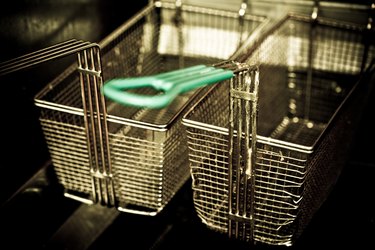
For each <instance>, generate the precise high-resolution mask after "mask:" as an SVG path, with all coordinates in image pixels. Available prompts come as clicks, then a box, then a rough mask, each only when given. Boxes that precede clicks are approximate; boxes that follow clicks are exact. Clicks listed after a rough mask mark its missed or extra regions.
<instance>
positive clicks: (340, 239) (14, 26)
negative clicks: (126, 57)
mask: <svg viewBox="0 0 375 250" xmlns="http://www.w3.org/2000/svg"><path fill="white" fill-rule="evenodd" d="M186 1H188V0H186ZM186 1H184V2H183V3H186ZM145 2H147V1H135V2H132V4H131V5H129V3H128V2H126V1H122V2H121V1H113V0H105V1H101V0H100V1H96V0H95V1H92V0H57V1H55V0H54V1H49V0H47V1H43V2H41V1H26V0H20V1H12V2H8V4H7V5H4V6H3V7H2V9H1V13H2V14H1V15H0V27H1V28H0V38H1V41H2V46H0V51H1V53H0V58H1V59H0V61H4V60H7V59H9V58H14V57H16V56H18V55H22V54H24V53H27V52H29V51H35V50H37V49H40V48H43V47H46V46H49V45H51V44H55V43H57V42H60V41H64V40H67V39H70V38H77V39H82V40H85V41H96V42H98V41H99V40H101V39H102V38H103V37H104V36H106V35H107V34H108V33H109V32H111V31H113V30H114V29H115V28H116V27H118V26H120V25H121V24H122V23H123V21H125V20H127V19H129V18H131V17H132V15H133V13H135V12H137V11H138V10H139V9H138V8H140V7H141V6H144V5H145V4H146V3H145ZM174 2H175V1H172V3H173V4H174ZM210 2H212V3H213V4H214V5H213V6H210V8H212V7H218V8H221V5H220V4H221V3H222V2H224V1H220V0H219V1H216V0H215V1H204V2H202V4H206V3H207V4H208V3H210ZM240 2H241V1H240V0H238V1H236V2H234V1H228V3H229V4H227V7H228V8H225V9H226V10H229V9H230V8H233V11H234V12H237V11H238V7H239V4H240ZM251 2H252V3H254V2H255V1H251ZM266 2H271V1H257V2H256V3H255V4H253V5H251V4H250V5H249V7H250V8H248V9H247V13H250V12H251V10H254V11H259V10H262V8H263V7H264V9H263V10H264V11H263V10H262V11H263V12H262V13H267V14H269V15H270V16H271V17H274V16H275V15H276V14H282V13H281V12H280V13H279V10H280V5H275V3H270V4H267V3H266ZM272 2H276V1H272ZM294 2H296V1H294ZM347 2H349V1H340V3H339V8H337V9H338V11H337V12H336V11H334V12H330V13H328V14H327V13H325V11H326V10H325V9H324V8H323V9H322V11H321V14H322V15H323V14H325V15H326V16H328V17H336V16H345V17H346V18H349V19H353V20H360V19H361V18H362V19H363V20H365V22H364V23H366V22H367V14H366V12H363V13H364V14H360V15H359V16H358V15H356V14H355V13H353V11H355V12H356V10H355V9H353V10H351V9H350V8H351V5H350V4H349V5H348V4H347ZM351 2H352V3H353V5H358V4H359V3H360V2H363V1H360V2H359V1H354V0H353V1H351ZM189 3H191V2H189ZM327 3H331V2H327ZM281 5H283V6H285V7H286V6H287V5H288V4H287V0H285V1H282V2H281ZM306 13H307V14H310V13H311V8H309V9H308V11H307V12H306ZM348 13H349V14H348ZM358 17H359V18H358ZM70 64H71V62H70V61H68V62H67V61H64V62H61V63H60V61H59V63H58V64H56V63H51V64H49V63H48V64H43V66H41V67H34V68H30V69H29V70H25V71H23V72H19V73H17V74H9V75H8V76H7V77H1V78H0V81H1V83H2V87H3V96H2V98H1V99H0V102H1V106H2V107H3V109H2V112H3V118H4V119H3V123H2V131H3V133H2V140H1V144H2V146H3V147H2V152H1V156H2V161H1V163H0V168H1V173H2V177H3V179H2V181H1V183H0V187H1V192H0V203H2V204H1V205H0V221H1V223H0V229H1V231H2V237H1V245H0V248H2V249H3V248H4V249H7V246H11V248H12V249H51V248H47V243H48V244H51V243H52V241H53V240H52V236H53V235H54V234H55V233H56V232H57V231H60V227H61V226H63V225H64V224H65V222H67V221H69V220H70V217H71V216H72V215H73V214H78V213H75V210H76V209H78V208H79V207H80V206H81V205H82V204H81V203H80V202H77V201H75V200H72V199H66V198H65V197H64V196H63V189H62V187H61V186H60V184H59V183H58V182H57V180H56V179H55V173H54V169H53V166H52V165H50V164H49V165H48V167H47V168H46V167H43V166H44V162H45V161H47V160H48V159H49V154H48V151H47V147H46V145H45V143H44V138H43V136H42V132H41V129H40V123H39V120H38V114H39V111H38V108H37V107H35V105H34V103H33V98H34V95H35V94H36V93H37V92H38V91H39V90H40V89H41V88H43V87H44V86H45V85H46V83H48V82H49V81H50V80H51V79H53V78H54V77H55V76H56V74H58V72H61V71H62V70H64V69H65V68H66V67H68V66H69V65H70ZM374 80H375V78H374V76H373V77H372V79H367V80H366V81H367V83H368V85H369V86H371V85H372V84H373V83H374ZM362 86H363V85H362ZM366 94H367V92H366V91H364V92H363V96H365V95H366ZM370 94H371V97H370V98H369V100H368V102H367V104H366V107H365V108H364V109H363V110H362V112H361V113H363V116H362V119H361V123H360V126H359V127H358V128H357V129H355V130H354V131H352V132H353V133H355V134H356V136H355V140H354V142H353V143H351V144H350V146H351V150H350V152H349V153H348V154H347V156H348V157H349V158H350V160H349V162H348V163H347V164H346V165H345V167H344V169H343V172H342V173H341V175H340V177H339V179H338V181H337V184H336V185H335V186H334V189H333V190H332V192H331V193H330V195H329V197H328V198H327V200H326V201H325V202H324V203H323V205H322V206H321V208H320V209H319V210H318V211H317V213H316V214H315V215H314V217H313V218H312V220H311V221H310V223H309V225H308V226H307V228H306V229H305V230H304V233H303V234H302V235H301V237H300V238H299V240H298V241H296V242H295V243H294V244H293V246H291V247H288V248H289V249H293V250H294V249H303V250H306V249H321V248H329V249H346V248H349V249H374V241H373V235H375V207H374V204H373V201H372V200H373V199H371V197H374V190H375V185H374V182H373V176H374V174H375V162H374V157H373V147H371V145H372V143H373V142H374V140H375V137H374V136H375V134H374V131H375V130H374V129H373V128H374V122H373V119H371V117H372V114H373V107H374V101H375V96H374V91H371V93H370ZM354 107H355V106H354ZM260 111H261V110H260ZM346 136H347V135H343V140H344V142H343V144H344V145H346V144H347V142H345V137H346ZM337 138H340V137H337ZM330 152H335V149H334V148H333V149H331V151H330ZM325 154H326V155H330V154H327V153H326V152H325ZM332 157H334V156H332ZM41 168H42V169H41ZM39 169H41V170H42V171H39V172H38V170H39ZM36 172H38V173H37V174H36V176H33V174H34V173H36ZM31 176H33V177H31ZM30 177H31V178H30ZM24 183H25V185H23V184H24ZM16 190H18V192H17V193H16V194H14V195H13V196H11V194H12V193H14V192H15V191H16ZM9 197H11V198H9ZM8 198H9V199H8ZM192 198H193V193H192V190H191V180H188V181H187V183H185V185H184V186H183V187H182V188H181V189H180V191H179V192H177V193H176V195H175V196H174V199H172V200H171V202H170V203H169V205H168V206H166V207H165V209H163V211H162V212H161V213H160V214H159V215H158V216H154V217H145V216H139V215H134V214H128V213H118V214H119V215H118V216H117V217H116V219H114V221H113V222H112V223H111V224H110V225H108V227H107V228H106V229H105V230H104V231H103V232H102V233H101V234H100V235H98V236H97V238H96V239H95V240H93V241H90V242H91V243H87V242H86V243H85V242H84V241H85V240H86V239H84V238H81V241H82V242H81V243H82V244H81V246H85V247H84V249H90V250H98V249H117V248H122V247H126V248H128V247H129V246H136V249H153V250H156V249H163V250H165V249H180V248H181V247H182V246H183V247H184V248H185V249H196V248H207V247H208V248H210V249H249V247H251V248H253V249H263V250H264V249H280V247H278V246H272V245H267V246H264V245H262V244H256V245H254V246H249V245H248V244H246V242H242V241H237V240H231V239H228V237H227V234H218V233H217V232H215V231H212V230H210V229H209V228H207V226H206V225H205V224H203V223H201V220H200V218H198V217H197V214H196V211H195V210H194V207H193V200H192ZM103 209H108V208H105V207H103ZM81 215H82V216H83V217H84V214H81ZM76 219H77V222H78V220H79V218H77V217H76ZM99 221H100V219H99ZM99 221H98V224H96V223H97V222H95V221H93V222H92V223H93V224H94V225H95V226H98V227H99V225H100V223H99ZM82 226H83V225H82ZM72 237H73V239H72V241H73V240H75V239H76V238H75V235H73V236H72ZM70 241H71V239H70V236H69V237H65V238H64V242H63V244H62V245H63V246H71V243H70ZM51 245H54V246H55V248H53V249H54V250H56V249H58V247H56V244H51ZM65 249H69V247H65Z"/></svg>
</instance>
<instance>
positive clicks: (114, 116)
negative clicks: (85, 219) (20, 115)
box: [35, 1, 265, 215]
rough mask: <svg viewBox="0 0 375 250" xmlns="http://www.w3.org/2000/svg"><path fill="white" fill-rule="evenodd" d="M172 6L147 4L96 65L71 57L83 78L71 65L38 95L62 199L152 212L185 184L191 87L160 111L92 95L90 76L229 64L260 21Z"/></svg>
mask: <svg viewBox="0 0 375 250" xmlns="http://www.w3.org/2000/svg"><path fill="white" fill-rule="evenodd" d="M176 3H178V4H171V3H161V2H160V1H155V2H153V3H150V4H149V5H148V6H147V7H145V8H144V9H143V10H142V11H140V12H139V13H137V15H135V16H134V17H133V18H132V19H130V20H129V21H128V22H126V23H124V24H123V25H122V26H120V27H119V28H118V29H117V30H116V31H114V32H113V33H112V34H111V35H109V36H108V37H107V38H105V39H104V40H103V41H102V42H101V43H100V46H101V55H100V56H101V60H94V59H95V58H96V57H97V55H96V54H97V53H94V54H90V53H86V52H83V53H82V54H79V56H78V63H79V72H81V73H82V72H83V71H84V72H86V73H87V72H89V73H90V74H89V76H86V75H81V76H80V78H79V77H78V76H77V72H76V67H75V66H74V65H73V66H72V67H70V68H68V69H67V70H66V71H65V72H64V73H63V74H61V75H60V76H59V77H57V78H56V79H55V80H54V81H53V82H51V83H50V84H48V86H46V88H45V89H43V90H42V91H41V92H40V93H38V95H37V96H36V98H35V103H36V105H37V106H38V107H40V122H41V126H42V129H43V132H44V135H45V139H46V141H47V145H48V148H49V152H50V154H51V158H52V162H53V165H54V169H55V172H56V175H57V178H58V180H59V182H60V183H61V184H62V185H63V187H64V188H65V195H66V196H67V197H70V198H73V199H76V200H79V201H82V202H85V203H89V204H91V203H101V204H103V205H108V206H116V207H117V208H118V210H120V211H124V212H131V213H139V214H145V215H155V214H157V213H158V212H160V211H161V210H162V209H163V208H164V206H165V205H166V204H167V203H168V202H169V200H170V199H171V198H172V197H173V195H174V194H175V193H176V192H177V191H178V190H179V188H180V187H181V186H182V185H183V183H184V182H185V181H186V180H187V179H188V178H189V167H188V153H187V145H186V140H184V130H183V129H182V125H181V124H180V122H179V121H180V120H181V118H182V114H183V113H184V112H185V110H186V108H187V107H188V106H189V105H191V102H192V100H193V99H194V97H195V96H196V95H197V94H198V92H199V91H196V92H190V93H187V94H184V95H182V96H179V97H178V98H177V99H176V100H175V101H174V102H173V103H172V104H171V105H170V106H169V107H168V108H164V109H158V110H151V109H150V110H149V109H138V108H134V107H123V106H121V105H119V104H117V103H114V102H111V101H109V100H104V99H103V98H102V97H99V94H98V93H100V92H99V87H100V85H101V84H103V83H102V80H101V79H97V78H96V76H97V75H100V74H101V73H103V77H104V79H112V78H117V77H136V76H145V75H153V74H156V73H160V72H165V71H171V70H175V69H177V68H180V67H188V66H191V65H195V64H198V63H199V64H212V63H214V62H218V61H222V60H223V59H228V58H229V57H230V56H231V55H232V54H233V53H234V52H235V51H236V50H237V48H238V46H239V45H240V44H242V42H243V41H244V39H246V38H247V37H248V36H249V35H250V34H251V33H252V32H253V31H254V30H255V29H257V28H258V27H260V25H261V24H262V23H263V22H264V21H265V18H263V17H259V16H253V15H249V14H246V15H244V16H243V17H241V18H239V16H238V13H237V12H229V11H224V10H215V9H206V8H201V7H197V6H189V5H181V1H177V2H176ZM240 19H241V20H240ZM239 23H240V25H239ZM100 63H101V64H100ZM87 64H90V65H87ZM92 64H93V65H92ZM96 66H98V67H96ZM99 66H100V67H99ZM80 82H81V83H84V84H85V86H86V85H87V86H86V87H85V88H81V87H82V86H80ZM81 90H82V93H81ZM137 91H139V92H138V93H139V94H143V95H146V94H152V95H153V94H157V93H155V91H153V90H151V89H143V90H137Z"/></svg>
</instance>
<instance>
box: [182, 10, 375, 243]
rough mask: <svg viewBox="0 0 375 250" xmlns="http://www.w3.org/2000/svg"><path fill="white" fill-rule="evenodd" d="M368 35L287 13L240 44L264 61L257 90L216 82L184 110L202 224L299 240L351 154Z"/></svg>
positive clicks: (245, 54)
mask: <svg viewBox="0 0 375 250" xmlns="http://www.w3.org/2000/svg"><path fill="white" fill-rule="evenodd" d="M370 37H371V36H366V31H365V28H362V27H360V26H358V25H354V24H348V23H339V22H335V21H333V20H325V19H320V18H318V19H317V20H312V19H311V18H310V17H304V16H298V15H288V16H287V17H285V18H284V19H283V20H281V21H279V22H277V23H276V24H274V26H273V27H272V28H270V29H269V30H268V31H267V32H265V33H264V35H263V36H262V37H261V38H260V39H259V40H258V41H257V42H256V43H255V44H254V43H253V44H251V45H250V46H245V47H246V48H245V49H242V50H241V51H239V53H238V54H237V57H236V58H235V59H236V60H238V61H240V62H245V63H248V64H256V65H259V90H256V91H255V90H254V89H253V90H251V89H246V88H242V91H240V93H239V92H238V90H237V89H236V88H238V84H239V83H236V81H232V83H231V84H230V83H226V84H222V85H217V86H214V87H212V88H211V89H210V90H209V91H208V92H207V93H206V94H205V95H204V96H203V97H202V98H201V99H200V100H199V101H198V102H197V103H196V104H195V105H194V106H193V107H192V108H191V109H190V110H189V112H188V113H187V114H186V115H185V116H184V118H183V124H184V125H185V127H186V130H187V137H188V147H189V159H190V167H191V175H192V180H193V183H192V188H193V200H194V206H195V210H196V212H197V214H198V216H199V217H200V218H201V220H202V222H203V223H204V224H206V225H207V226H208V227H209V228H210V229H212V230H216V231H219V232H222V233H227V234H228V235H229V236H230V237H232V238H237V239H241V240H245V241H248V242H252V243H256V242H258V243H265V244H270V245H287V246H290V245H292V244H293V243H294V241H295V240H296V239H297V238H298V237H299V236H300V235H301V233H302V232H303V230H304V228H305V227H306V226H307V225H308V223H309V221H310V220H311V218H312V216H313V215H314V213H315V212H316V211H317V210H318V209H319V207H320V206H321V204H322V203H323V202H324V200H325V199H326V197H327V196H328V194H329V192H330V190H331V189H332V187H333V185H334V184H335V182H336V180H337V178H338V176H339V173H340V171H341V168H342V166H343V165H344V163H345V159H346V157H345V156H346V152H347V150H348V148H349V146H350V140H351V137H352V135H353V133H354V131H355V126H356V124H357V121H358V119H359V117H360V113H361V112H360V111H361V107H363V104H364V103H365V99H366V92H363V91H362V92H361V91H360V89H361V88H363V87H366V84H365V83H364V82H363V81H360V82H359V79H360V78H361V72H363V70H364V69H365V68H368V67H369V65H370V61H371V59H372V58H374V56H375V46H374V43H373V40H371V39H370ZM241 81H242V83H241ZM246 81H248V79H247V78H243V79H242V80H240V85H241V84H245V82H246ZM236 86H237V87H236ZM360 86H361V87H360ZM243 92H245V93H243ZM239 135H240V136H239Z"/></svg>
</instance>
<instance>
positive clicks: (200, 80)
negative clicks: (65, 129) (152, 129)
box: [102, 65, 233, 108]
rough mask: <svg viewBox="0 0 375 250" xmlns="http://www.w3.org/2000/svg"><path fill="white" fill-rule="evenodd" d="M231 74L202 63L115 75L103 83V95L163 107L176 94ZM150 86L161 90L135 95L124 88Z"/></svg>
mask: <svg viewBox="0 0 375 250" xmlns="http://www.w3.org/2000/svg"><path fill="white" fill-rule="evenodd" d="M231 77H233V72H232V71H230V70H225V69H221V68H215V67H212V66H206V65H197V66H193V67H188V68H184V69H180V70H174V71H170V72H167V73H161V74H158V75H153V76H145V77H136V78H116V79H111V80H109V81H108V82H106V84H104V86H103V89H102V92H103V94H104V96H106V97H107V98H109V99H111V100H113V101H115V102H117V103H120V104H122V105H126V106H134V107H140V108H164V107H166V106H168V105H169V104H170V103H171V102H172V101H173V100H174V99H175V98H176V97H177V96H178V95H179V94H183V93H185V92H188V91H190V90H193V89H196V88H200V87H203V86H207V85H209V84H213V83H217V82H219V81H222V80H225V79H229V78H231ZM145 87H151V88H154V89H155V90H158V91H163V93H162V94H160V95H154V96H150V95H139V94H135V93H130V92H126V91H125V90H129V89H137V88H145Z"/></svg>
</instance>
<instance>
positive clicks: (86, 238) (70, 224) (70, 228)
mask: <svg viewBox="0 0 375 250" xmlns="http://www.w3.org/2000/svg"><path fill="white" fill-rule="evenodd" d="M118 215H119V211H117V210H116V209H115V208H107V207H104V206H100V205H91V206H90V205H86V204H82V205H81V206H80V207H79V208H78V209H77V210H76V211H75V212H74V213H73V214H72V215H71V216H70V217H69V219H67V220H66V221H65V223H64V224H63V225H62V226H61V227H60V228H59V230H58V231H57V232H56V233H55V234H54V235H53V236H52V237H51V239H50V240H49V242H47V245H46V247H47V249H69V250H84V249H88V248H89V247H90V245H91V244H92V243H93V242H94V241H95V240H96V239H97V238H98V237H99V236H100V235H101V234H102V233H103V232H104V231H105V230H106V229H107V228H108V226H110V225H111V224H112V223H113V221H114V220H115V219H116V218H117V216H118Z"/></svg>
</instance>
